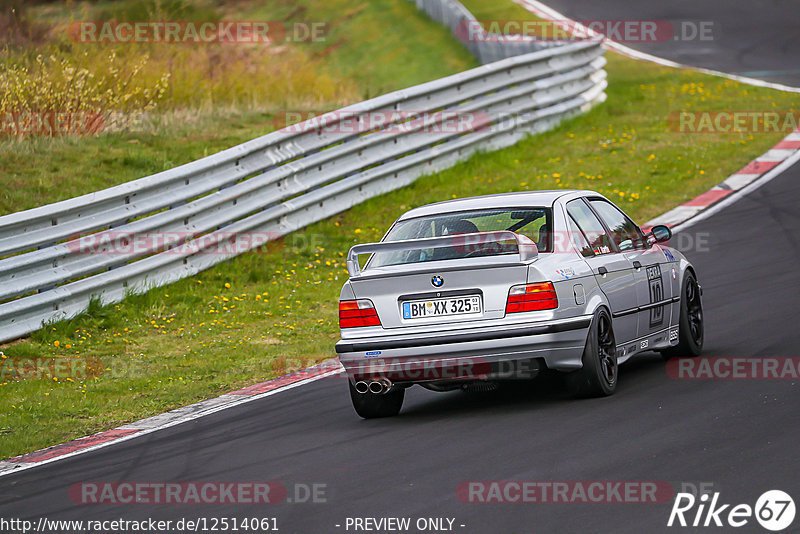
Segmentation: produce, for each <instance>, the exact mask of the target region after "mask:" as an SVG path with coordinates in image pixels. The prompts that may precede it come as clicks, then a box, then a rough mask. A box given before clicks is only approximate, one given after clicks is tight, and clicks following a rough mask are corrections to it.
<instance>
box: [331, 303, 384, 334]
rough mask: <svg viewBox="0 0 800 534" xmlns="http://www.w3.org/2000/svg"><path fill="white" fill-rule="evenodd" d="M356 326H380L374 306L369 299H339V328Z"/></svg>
mask: <svg viewBox="0 0 800 534" xmlns="http://www.w3.org/2000/svg"><path fill="white" fill-rule="evenodd" d="M356 326H381V320H380V318H379V317H378V312H377V311H375V306H374V305H373V304H372V301H371V300H369V299H358V300H340V301H339V328H353V327H356Z"/></svg>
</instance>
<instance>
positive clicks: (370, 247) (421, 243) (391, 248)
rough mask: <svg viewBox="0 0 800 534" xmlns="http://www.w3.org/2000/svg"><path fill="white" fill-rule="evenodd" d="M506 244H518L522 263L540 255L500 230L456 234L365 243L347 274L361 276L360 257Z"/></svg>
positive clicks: (519, 237) (512, 234)
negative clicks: (427, 249)
mask: <svg viewBox="0 0 800 534" xmlns="http://www.w3.org/2000/svg"><path fill="white" fill-rule="evenodd" d="M503 241H516V243H517V251H518V252H519V261H520V262H521V263H527V262H529V261H531V260H534V259H535V258H536V257H537V256H538V255H539V249H538V248H536V243H535V242H533V241H532V240H531V239H530V238H528V237H526V236H524V235H521V234H517V233H515V232H511V231H509V230H500V231H497V232H476V233H472V234H456V235H446V236H441V237H426V238H423V239H407V240H405V241H381V242H380V243H365V244H363V245H356V246H354V247H352V248H351V249H350V252H348V253H347V272H348V273H350V277H351V278H352V277H355V276H358V275H359V274H360V273H361V266H360V265H359V263H358V256H359V255H360V254H374V253H376V252H398V251H401V250H421V249H426V248H445V247H464V248H467V247H475V246H477V245H483V244H486V243H500V242H503Z"/></svg>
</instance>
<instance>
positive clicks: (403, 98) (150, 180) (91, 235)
mask: <svg viewBox="0 0 800 534" xmlns="http://www.w3.org/2000/svg"><path fill="white" fill-rule="evenodd" d="M602 54H603V52H602V49H601V48H600V43H598V42H576V43H571V44H568V45H564V46H559V47H554V48H547V49H543V50H540V51H537V52H533V53H530V54H526V55H522V56H516V57H512V58H508V59H504V60H502V61H498V62H494V63H491V64H488V65H484V66H481V67H478V68H476V69H472V70H469V71H466V72H462V73H459V74H455V75H453V76H449V77H446V78H442V79H439V80H434V81H431V82H428V83H425V84H422V85H418V86H415V87H411V88H408V89H404V90H401V91H396V92H393V93H389V94H387V95H383V96H380V97H378V98H374V99H371V100H367V101H365V102H360V103H358V104H355V105H352V106H349V107H346V108H343V109H341V110H338V111H336V112H332V113H329V114H327V115H323V116H322V117H317V118H316V119H312V120H309V121H306V122H304V123H300V124H299V125H294V126H289V127H287V128H284V129H282V130H279V131H276V132H272V133H270V134H267V135H265V136H262V137H259V138H257V139H254V140H252V141H249V142H247V143H243V144H241V145H238V146H235V147H233V148H230V149H227V150H224V151H222V152H219V153H217V154H215V155H212V156H209V157H206V158H203V159H200V160H197V161H194V162H191V163H187V164H185V165H181V166H180V167H176V168H174V169H170V170H168V171H164V172H161V173H158V174H155V175H152V176H148V177H145V178H141V179H139V180H134V181H131V182H128V183H125V184H122V185H119V186H116V187H111V188H109V189H105V190H102V191H98V192H95V193H91V194H88V195H83V196H80V197H76V198H73V199H69V200H65V201H62V202H57V203H54V204H50V205H47V206H42V207H38V208H34V209H30V210H26V211H23V212H19V213H13V214H10V215H6V216H3V217H0V258H1V259H0V341H6V340H9V339H14V338H16V337H19V336H22V335H25V334H27V333H29V332H32V331H34V330H37V329H39V328H40V327H41V326H42V324H43V321H50V320H57V319H62V318H65V317H70V316H73V315H75V314H77V313H79V312H81V311H83V310H84V309H85V308H86V307H87V306H88V303H89V301H90V299H91V298H92V296H93V295H97V296H98V297H99V298H101V300H102V302H103V303H109V302H116V301H119V300H121V299H122V298H124V296H125V295H126V293H128V292H139V291H143V290H146V289H148V288H150V287H155V286H161V285H164V284H168V283H170V282H173V281H176V280H179V279H181V278H184V277H187V276H191V275H193V274H196V273H197V272H199V271H202V270H204V269H206V268H208V267H211V266H212V265H214V264H216V263H219V262H221V261H224V260H227V259H230V258H231V257H233V256H236V255H238V254H240V253H242V252H244V251H246V250H249V249H251V248H255V247H258V246H260V245H261V244H263V240H262V241H260V240H258V239H253V240H251V241H250V242H248V243H245V244H244V245H237V246H236V247H232V249H231V250H230V251H227V252H226V249H225V247H224V245H225V244H226V243H227V242H228V241H230V240H231V239H235V237H236V236H238V235H243V234H248V235H251V236H252V235H254V234H258V235H262V236H265V237H264V239H270V238H275V237H278V236H281V235H284V234H287V233H289V232H292V231H294V230H297V229H298V228H301V227H303V226H306V225H308V224H311V223H313V222H316V221H319V220H321V219H324V218H327V217H330V216H331V215H333V214H336V213H338V212H341V211H344V210H346V209H348V208H350V207H351V206H353V205H355V204H358V203H360V202H362V201H364V200H366V199H368V198H370V197H373V196H376V195H380V194H383V193H386V192H388V191H392V190H394V189H397V188H400V187H403V186H405V185H407V184H409V183H411V182H413V181H414V180H416V179H417V178H418V177H419V176H421V175H423V174H430V173H433V172H437V171H439V170H442V169H445V168H447V167H450V166H452V165H454V164H455V163H456V162H458V161H461V160H464V159H466V158H468V157H469V156H470V155H471V154H473V153H474V152H475V151H477V150H495V149H499V148H502V147H505V146H509V145H512V144H514V143H516V142H517V141H518V140H519V139H521V138H522V137H524V136H525V135H528V134H530V133H537V132H541V131H544V130H547V129H549V128H552V127H553V126H554V125H555V124H557V123H558V122H560V121H561V120H563V119H564V118H566V117H569V116H572V115H574V114H577V113H580V112H582V111H584V110H586V109H588V107H589V106H591V105H592V104H593V103H595V102H599V101H602V100H603V99H604V98H605V93H604V92H603V91H604V89H605V87H606V81H605V71H603V66H604V65H605V59H604V58H603V57H602ZM443 111H444V112H446V113H448V114H470V116H471V117H472V119H474V120H473V121H472V122H471V123H470V124H469V126H468V127H466V128H464V129H463V131H461V130H459V131H452V130H449V129H447V128H440V129H437V128H430V126H431V123H427V125H426V124H425V123H424V121H415V120H410V119H409V117H408V116H405V115H404V114H405V113H406V112H411V113H416V114H425V113H429V114H431V115H430V117H434V118H436V117H437V113H439V114H441V112H443ZM396 112H397V113H396ZM376 113H377V114H382V116H383V117H394V118H392V119H391V120H388V121H387V122H386V123H385V124H384V125H383V126H382V127H378V128H371V126H369V125H368V123H369V120H370V116H371V115H370V114H373V115H374V114H376ZM393 114H395V115H396V116H395V115H393ZM354 117H355V119H354ZM430 117H428V118H430ZM354 120H355V121H356V122H357V123H358V125H360V126H359V128H351V127H345V125H347V124H352V123H353V121H354ZM437 120H438V121H440V122H437ZM446 120H447V119H446V118H445V117H443V116H439V118H438V119H436V120H434V121H433V124H434V125H435V124H444V121H446ZM348 121H349V122H348ZM431 130H434V131H431ZM147 234H150V235H152V234H158V235H160V236H162V237H163V241H161V242H159V243H157V244H154V243H145V245H144V246H142V247H136V246H129V245H130V243H132V242H135V241H136V239H137V237H138V236H141V235H147ZM87 236H88V237H87ZM187 238H188V239H187ZM87 239H88V240H89V241H90V242H91V243H93V244H94V245H97V244H100V243H101V244H103V245H104V246H103V247H101V249H102V250H99V251H95V253H87V250H86V247H84V246H83V244H85V243H86V240H87ZM211 248H213V249H214V250H215V251H214V252H213V253H209V252H208V250H209V249H211ZM90 249H92V250H94V247H90ZM220 249H221V250H220ZM103 250H105V251H108V250H114V251H115V252H112V253H109V252H103Z"/></svg>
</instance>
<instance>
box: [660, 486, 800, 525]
mask: <svg viewBox="0 0 800 534" xmlns="http://www.w3.org/2000/svg"><path fill="white" fill-rule="evenodd" d="M794 516H795V506H794V500H793V499H792V498H791V497H790V496H789V494H788V493H786V492H785V491H781V490H769V491H766V492H764V493H763V494H762V495H761V496H760V497H759V498H758V500H757V501H756V504H755V506H750V505H749V504H736V505H732V504H723V503H721V502H720V493H719V492H715V493H714V494H713V495H708V494H707V493H706V494H703V495H700V497H695V496H694V495H693V494H691V493H678V494H677V495H676V496H675V502H674V503H673V505H672V511H671V512H670V514H669V520H668V521H667V526H668V527H672V526H681V527H722V526H730V527H734V528H738V527H742V526H745V525H748V524H752V520H753V518H755V520H756V521H757V522H758V524H760V525H761V526H762V527H763V528H765V529H767V530H771V531H773V532H778V531H781V530H784V529H786V528H788V527H789V526H790V525H791V524H792V521H794Z"/></svg>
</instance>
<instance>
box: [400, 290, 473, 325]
mask: <svg viewBox="0 0 800 534" xmlns="http://www.w3.org/2000/svg"><path fill="white" fill-rule="evenodd" d="M478 313H481V298H480V296H478V295H469V296H466V297H451V298H444V299H431V300H409V301H406V302H403V319H423V318H425V317H448V316H451V315H472V314H478Z"/></svg>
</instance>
